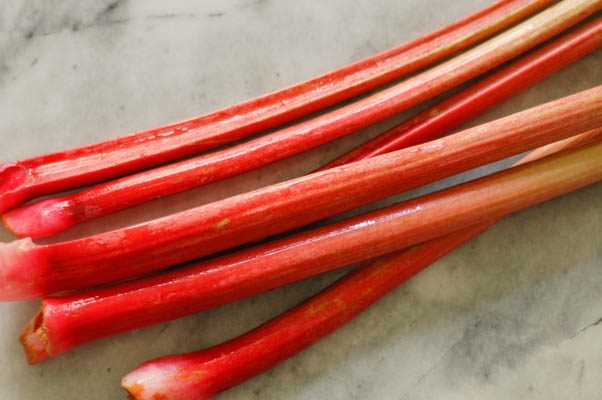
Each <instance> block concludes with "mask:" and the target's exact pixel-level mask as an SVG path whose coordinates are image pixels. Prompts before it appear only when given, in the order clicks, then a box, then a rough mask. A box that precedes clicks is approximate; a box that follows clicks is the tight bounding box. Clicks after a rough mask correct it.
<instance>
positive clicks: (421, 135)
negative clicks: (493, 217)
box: [25, 17, 602, 233]
mask: <svg viewBox="0 0 602 400" xmlns="http://www.w3.org/2000/svg"><path fill="white" fill-rule="evenodd" d="M600 46H602V17H599V18H596V19H595V20H593V21H592V22H590V23H588V24H586V25H584V26H582V27H580V28H578V29H576V30H575V31H572V32H569V33H567V34H566V35H563V36H561V37H560V38H558V39H556V40H554V41H553V42H551V43H549V44H547V45H545V46H543V47H541V48H539V49H537V50H535V51H533V52H531V53H530V54H527V55H525V56H524V57H521V58H519V59H518V60H516V61H514V62H513V63H512V64H510V65H508V66H506V67H504V68H502V69H500V70H499V71H497V72H495V73H493V74H491V75H489V76H488V77H485V78H484V79H482V80H480V81H479V82H477V83H475V84H474V85H472V86H470V87H468V88H467V89H464V90H462V91H460V92H458V93H457V94H455V95H453V96H451V97H449V98H447V99H445V100H444V101H442V102H441V103H439V104H437V105H435V106H433V107H431V108H429V109H427V110H425V111H423V112H421V113H419V114H417V115H416V116H415V117H413V118H411V119H409V120H407V121H406V122H404V123H402V124H400V125H398V126H396V127H394V128H392V129H390V130H388V131H387V132H385V133H383V134H382V135H379V136H377V137H376V138H374V139H372V140H370V141H368V142H366V143H364V144H363V145H362V146H359V147H357V148H355V149H353V150H352V151H350V152H348V153H346V154H343V155H342V156H340V157H338V158H336V159H335V160H333V161H331V162H329V163H328V164H326V165H324V166H323V167H322V168H320V169H318V171H322V170H326V169H329V168H333V167H338V166H339V165H343V164H349V163H351V162H354V161H358V160H364V159H366V158H371V157H375V156H378V155H381V154H386V153H390V152H391V151H395V150H399V149H403V148H406V147H410V146H414V145H417V144H420V143H424V142H427V141H429V140H432V139H435V138H438V137H441V136H442V135H443V134H444V133H445V132H448V131H450V130H451V129H453V128H455V127H458V126H460V125H461V124H463V123H464V122H466V121H468V120H469V119H471V118H473V117H476V116H477V115H479V114H481V113H483V112H484V111H486V110H487V109H489V108H491V107H493V106H495V105H496V104H498V103H500V102H502V101H504V100H506V99H508V98H509V97H511V96H512V95H514V94H516V93H518V92H520V91H521V90H523V89H526V88H527V87H529V86H530V85H532V84H534V83H536V82H537V81H539V80H541V79H543V78H545V77H547V76H549V75H551V74H552V73H554V72H556V71H558V70H560V69H561V68H563V67H565V66H566V65H568V64H570V63H572V62H574V61H576V60H578V59H580V58H581V57H583V56H585V55H586V54H588V53H590V52H592V51H594V50H596V49H599V48H600ZM31 214H32V215H34V216H36V218H38V219H39V218H40V216H39V215H36V214H37V213H36V212H35V211H33V210H32V211H31ZM25 233H27V231H25Z"/></svg>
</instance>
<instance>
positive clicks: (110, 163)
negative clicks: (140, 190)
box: [0, 0, 554, 212]
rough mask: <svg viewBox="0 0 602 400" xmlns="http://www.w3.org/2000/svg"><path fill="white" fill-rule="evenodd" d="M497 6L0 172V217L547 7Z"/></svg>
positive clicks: (285, 118)
mask: <svg viewBox="0 0 602 400" xmlns="http://www.w3.org/2000/svg"><path fill="white" fill-rule="evenodd" d="M553 2H554V1H553V0H501V1H497V2H495V3H494V4H492V5H491V6H489V7H487V8H485V9H483V10H481V11H479V12H477V13H475V14H472V15H470V16H468V17H466V18H464V19H462V20H460V21H458V22H455V23H453V24H451V25H449V26H447V27H445V28H443V29H440V30H437V31H435V32H433V33H430V34H428V35H425V36H423V37H421V38H419V39H416V40H413V41H411V42H409V43H406V44H403V45H401V46H398V47H395V48H392V49H390V50H387V51H385V52H382V53H380V54H377V55H374V56H372V57H369V58H366V59H364V60H361V61H358V62H356V63H353V64H350V65H347V66H345V67H343V68H341V69H338V70H336V71H333V72H330V73H327V74H325V75H322V76H319V77H317V78H313V79H311V80H309V81H306V82H303V83H300V84H297V85H294V86H291V87H289V88H286V89H283V90H280V91H277V92H274V93H270V94H267V95H265V96H261V97H258V98H256V99H253V100H249V101H246V102H243V103H239V104H236V105H234V106H231V107H227V108H224V109H221V110H218V111H215V112H212V113H209V114H206V115H204V116H201V117H198V118H195V119H192V120H188V121H184V122H180V123H176V124H173V125H168V126H164V127H160V128H157V129H151V130H149V131H144V132H139V133H135V134H132V135H129V136H125V137H121V138H118V139H113V140H108V141H105V142H101V143H97V144H92V145H89V146H84V147H80V148H76V149H71V150H66V151H61V152H57V153H53V154H49V155H44V156H40V157H35V158H31V159H27V160H22V161H17V162H14V163H7V164H2V165H0V212H4V211H6V210H8V209H11V208H13V207H15V206H17V205H19V204H22V203H23V202H25V201H27V200H29V199H32V198H35V197H38V196H42V195H46V194H51V193H56V192H60V191H63V190H66V189H71V188H75V187H80V186H84V185H89V184H93V183H97V182H100V181H105V180H107V179H110V178H114V177H117V176H123V175H125V174H127V173H131V172H135V171H140V170H143V169H146V168H149V167H152V166H155V165H159V164H163V163H166V162H169V161H173V160H176V159H179V158H182V157H186V156H190V155H193V154H195V153H198V152H200V151H203V150H206V149H210V148H213V147H217V146H220V145H223V144H227V143H231V142H233V141H235V140H238V139H241V138H244V137H247V136H250V135H253V134H256V133H259V132H261V131H264V130H266V129H269V128H273V127H276V126H279V125H282V124H284V123H286V122H289V121H292V120H294V119H296V118H299V117H302V116H305V115H308V114H310V113H312V112H315V111H317V110H320V109H323V108H326V107H329V106H332V105H334V104H337V103H339V102H341V101H344V100H347V99H349V98H351V97H353V96H356V95H358V94H361V93H364V92H366V91H368V90H370V89H374V88H376V87H378V86H380V85H383V84H385V83H387V82H390V81H393V80H395V79H398V78H400V77H402V76H404V75H406V74H409V73H411V72H415V71H417V70H419V69H422V68H425V67H427V66H429V65H431V64H434V63H436V62H438V61H440V60H443V59H444V58H446V57H448V56H450V55H451V54H454V53H456V52H458V51H461V50H463V49H465V48H467V47H469V46H472V45H473V44H475V43H478V42H480V41H482V40H484V39H486V38H488V37H490V36H492V35H494V34H496V33H497V32H500V31H502V30H503V29H505V28H507V27H508V26H510V25H512V24H514V23H516V22H518V21H520V20H521V19H523V18H525V17H528V16H530V15H532V14H534V13H536V12H537V11H539V10H541V9H542V8H544V7H546V6H548V5H550V4H551V3H553Z"/></svg>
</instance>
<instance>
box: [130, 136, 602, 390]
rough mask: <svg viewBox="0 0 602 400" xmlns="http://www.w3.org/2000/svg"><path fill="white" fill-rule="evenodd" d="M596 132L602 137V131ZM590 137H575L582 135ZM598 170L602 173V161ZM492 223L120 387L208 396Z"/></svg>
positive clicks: (403, 256) (305, 342) (398, 257)
mask: <svg viewBox="0 0 602 400" xmlns="http://www.w3.org/2000/svg"><path fill="white" fill-rule="evenodd" d="M593 135H594V136H596V135H597V136H598V140H600V139H599V138H600V130H598V132H597V133H593ZM587 136H588V135H584V136H582V137H576V138H575V139H577V141H581V140H582V139H587ZM590 137H591V135H590ZM574 145H575V140H572V139H569V140H568V141H566V142H564V143H559V144H558V145H556V144H555V145H553V146H550V148H548V149H545V150H544V149H541V150H538V151H536V152H534V153H533V156H534V157H539V156H541V155H542V154H545V153H547V152H548V151H550V150H551V151H557V150H558V148H559V147H572V146H574ZM597 146H598V147H599V146H600V144H598V145H597ZM598 157H599V156H598ZM596 168H597V169H598V179H600V178H601V177H602V176H601V175H600V169H601V166H600V165H598V166H597V167H596ZM573 172H575V171H573ZM590 172H591V171H590ZM542 177H543V176H542ZM519 179H520V178H519ZM540 182H541V181H540ZM495 190H502V187H500V186H496V189H495ZM496 214H497V213H496ZM498 215H501V214H498ZM493 223H494V222H484V223H481V224H479V225H476V226H473V227H470V228H466V229H464V230H461V231H458V232H455V233H453V234H451V235H448V236H445V237H442V238H439V239H434V240H431V241H428V242H425V243H423V244H420V245H417V246H415V247H411V248H409V249H408V250H404V251H401V252H397V253H392V254H390V255H388V256H384V257H382V258H380V259H378V260H376V261H374V262H372V263H370V264H368V265H365V266H362V267H360V268H358V269H356V270H355V271H353V272H351V273H350V274H348V275H347V276H345V277H344V278H342V279H340V280H339V281H338V282H336V283H334V284H333V285H332V286H330V287H329V288H327V289H326V290H324V291H322V292H321V293H320V294H318V295H316V296H315V297H313V298H311V299H309V300H307V301H305V302H304V303H302V304H301V305H299V306H297V307H295V308H293V309H291V310H289V311H287V312H286V313H284V314H282V315H280V316H278V317H276V318H275V319H273V320H271V321H269V322H267V323H266V324H263V325H261V326H260V327H258V328H256V329H254V330H252V331H250V332H248V333H246V334H244V335H242V336H240V337H237V338H235V339H232V340H229V341H227V342H225V343H222V344H220V345H217V346H214V347H211V348H208V349H205V350H201V351H198V352H194V353H189V354H182V355H176V356H168V357H162V358H158V359H155V360H152V361H149V362H146V363H144V364H143V365H141V366H140V367H138V368H137V369H135V370H134V371H133V372H131V373H129V374H128V375H127V376H126V377H125V378H124V379H123V381H122V385H123V387H124V388H125V389H126V390H127V391H128V393H129V394H130V397H131V399H133V400H152V399H156V398H164V399H169V400H193V399H194V400H202V399H208V398H210V397H212V396H213V395H214V394H216V393H219V392H221V391H223V390H225V389H228V388H230V387H232V386H234V385H237V384H239V383H241V382H243V381H245V380H247V379H250V378H252V377H254V376H256V375H258V374H260V373H262V372H264V371H266V370H268V369H270V368H272V367H274V366H276V365H277V364H278V363H280V362H282V361H284V360H286V359H287V358H289V357H291V356H293V355H295V354H296V353H298V352H300V351H302V350H304V349H305V348H307V347H308V346H310V345H311V344H313V343H314V342H316V341H317V340H319V339H321V338H322V337H324V336H326V335H328V334H329V333H331V332H333V331H335V330H336V329H338V328H339V327H341V326H342V325H344V324H345V323H347V322H348V321H350V320H351V319H353V318H354V317H355V316H357V315H358V314H360V313H361V312H362V311H364V310H365V309H366V308H368V307H369V306H370V305H371V304H373V303H374V302H376V301H377V300H379V299H380V298H381V297H383V296H384V295H385V294H387V293H388V292H390V291H391V290H393V289H395V288H396V287H397V286H399V285H401V284H402V283H404V282H406V281H407V280H408V279H410V278H411V277H412V276H414V275H415V274H417V273H418V272H420V271H421V270H423V269H424V268H426V267H428V266H429V265H430V264H432V263H433V262H435V261H437V260H438V259H439V258H441V257H443V256H444V255H446V254H448V253H449V252H451V251H452V250H454V249H455V248H457V247H459V246H460V245H462V244H463V243H465V242H466V241H468V240H470V239H471V238H473V237H474V236H476V235H478V234H480V233H481V232H483V231H485V230H486V229H487V228H488V227H489V226H490V225H492V224H493Z"/></svg>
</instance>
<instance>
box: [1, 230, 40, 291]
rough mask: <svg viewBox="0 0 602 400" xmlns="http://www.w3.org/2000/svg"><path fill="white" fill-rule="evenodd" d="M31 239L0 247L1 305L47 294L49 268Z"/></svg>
mask: <svg viewBox="0 0 602 400" xmlns="http://www.w3.org/2000/svg"><path fill="white" fill-rule="evenodd" d="M37 249H38V246H37V245H36V244H35V243H34V242H32V240H31V239H29V238H26V239H21V240H16V241H14V242H11V243H0V301H14V300H24V299H29V298H32V297H38V296H41V295H42V294H44V293H45V292H46V291H47V288H46V287H45V285H44V284H43V282H44V281H46V280H47V272H48V265H47V263H46V262H45V260H44V259H43V257H42V256H41V254H40V253H38V252H37V251H36V250H37Z"/></svg>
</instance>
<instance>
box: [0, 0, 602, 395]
mask: <svg viewBox="0 0 602 400" xmlns="http://www.w3.org/2000/svg"><path fill="white" fill-rule="evenodd" d="M487 3H489V1H487V0H454V1H453V2H452V1H447V0H429V1H421V0H403V1H399V0H355V1H353V2H352V1H344V0H329V1H316V0H314V1H311V0H296V1H295V0H287V1H284V0H281V1H275V0H221V1H217V0H205V1H193V0H186V1H185V0H177V1H169V2H167V1H162V0H130V1H126V0H87V1H76V0H64V1H59V0H53V1H48V0H5V1H3V2H1V3H0V140H1V143H2V147H0V161H8V160H13V159H18V158H22V157H26V156H32V155H37V154H39V153H42V152H48V151H50V150H56V149H60V148H65V147H72V146H75V145H81V144H85V143H89V142H94V141H97V140H100V139H104V138H107V137H109V136H116V135H119V134H123V133H128V132H131V131H134V130H139V129H142V128H148V127H152V126H154V125H158V124H164V123H167V122H173V121H176V120H179V119H183V118H188V117H192V116H194V115H197V114H200V113H202V112H205V111H210V110H212V109H215V108H216V107H220V106H224V105H228V104H231V103H233V102H235V101H239V100H243V99H246V98H249V97H251V96H255V95H258V94H262V93H265V92H267V91H270V90H273V89H277V88H280V87H283V86H284V85H287V84H291V83H294V82H298V81H300V80H302V79H305V78H308V77H311V76H313V75H315V74H318V73H321V72H325V71H328V70H330V69H332V68H334V67H336V66H339V65H343V64H345V63H348V62H349V61H352V60H356V59H358V58H360V57H364V56H367V55H369V54H372V53H374V52H376V51H378V50H383V49H386V48H388V47H390V46H392V45H395V44H397V43H400V42H402V41H405V40H407V39H410V38H413V37H416V36H418V35H420V34H422V33H425V32H428V31H430V30H432V29H434V28H436V27H439V26H441V25H443V24H445V23H448V22H450V21H452V20H455V19H456V18H458V17H460V16H462V15H465V14H466V13H468V12H470V11H473V10H476V9H478V8H480V7H482V6H484V5H486V4H487ZM601 63H602V53H601V52H600V51H598V52H597V53H595V54H593V55H590V56H588V57H586V58H585V59H583V60H581V61H580V62H578V63H576V64H574V65H572V66H571V67H569V68H567V69H565V70H563V71H562V72H561V73H558V74H556V75H555V76H554V77H552V78H550V79H547V80H545V81H544V82H542V83H540V84H538V85H536V86H535V87H533V88H532V89H530V90H527V91H526V92H524V93H522V94H520V95H519V96H516V97H515V98H514V99H512V100H511V101H508V102H506V103H504V104H503V105H501V106H499V107H497V108H496V109H495V110H492V111H490V112H488V113H486V114H485V115H484V116H482V117H480V118H479V119H478V121H476V122H482V121H487V120H490V119H493V118H496V117H499V116H503V115H507V114H509V113H511V112H515V111H518V110H521V109H524V108H526V107H530V106H533V105H536V104H539V103H542V102H544V101H549V100H552V99H555V98H558V97H560V96H562V95H567V94H570V93H574V92H576V91H578V90H582V89H585V88H588V87H592V86H594V85H599V84H602V68H600V66H601ZM399 119H400V118H397V119H396V120H399ZM476 122H473V124H474V123H476ZM392 123H394V121H387V122H385V123H383V124H380V125H379V126H377V127H374V128H371V129H367V130H364V131H362V132H359V133H357V134H355V135H353V136H351V137H349V138H345V139H343V140H339V141H337V142H334V143H331V144H329V145H326V146H323V147H322V148H320V149H317V150H315V151H311V152H308V153H305V154H302V155H300V156H297V157H294V158H292V159H290V160H287V161H285V162H280V163H277V164H275V165H272V166H269V167H266V168H263V169H262V170H260V171H256V172H253V173H249V174H246V175H244V176H241V177H238V178H234V179H230V180H229V181H227V182H223V183H220V184H215V185H211V186H210V187H206V188H203V189H199V190H195V191H192V192H188V193H184V194H181V195H177V196H173V197H171V198H169V199H165V200H164V201H160V202H155V203H152V204H147V205H144V206H141V207H138V208H136V209H133V210H129V211H127V212H123V213H120V214H118V215H115V216H112V217H109V218H106V219H104V220H100V221H95V222H93V223H90V224H87V225H85V226H82V227H78V228H76V229H73V230H72V231H70V232H67V233H65V234H63V235H62V236H61V238H62V239H65V238H69V237H77V236H79V235H82V234H85V233H90V232H95V231H99V230H103V229H109V228H112V227H118V226H123V225H124V224H127V223H131V222H133V221H141V220H144V219H148V218H151V217H155V216H159V215H164V214H167V213H171V212H174V211H176V210H180V209H184V208H187V207H190V206H192V205H195V204H201V203H205V202H207V201H210V200H213V199H217V198H221V197H225V196H227V195H229V194H232V193H237V192H241V191H244V190H248V189H250V188H255V187H259V186H263V185H266V184H268V183H271V182H276V181H279V180H282V179H285V178H288V177H292V176H295V175H298V174H301V173H303V172H305V171H309V170H310V169H311V168H312V167H314V166H317V165H318V164H320V163H321V162H323V161H325V160H327V159H330V158H332V157H333V156H334V155H335V154H337V153H340V152H342V151H343V150H345V149H347V148H350V147H351V146H353V145H354V144H356V143H359V142H360V141H361V140H362V139H365V138H367V137H368V136H370V135H374V134H375V133H377V132H379V131H381V130H382V129H383V128H384V127H386V126H390V125H391V124H392ZM487 169H491V167H489V168H487ZM478 173H482V171H478V172H472V173H470V174H465V175H464V176H462V177H460V178H456V179H454V180H453V181H457V180H458V179H465V178H466V177H470V176H475V175H476V174H478ZM447 183H449V181H448V182H447ZM435 186H436V187H439V186H441V184H438V185H435ZM431 189H432V187H431ZM0 238H1V239H3V240H9V239H10V236H9V235H8V234H7V233H6V232H4V231H1V232H0ZM340 274H341V272H337V273H333V274H330V275H326V276H322V277H318V278H315V279H311V280H309V281H306V282H302V283H299V284H296V285H292V286H290V287H287V288H283V289H280V290H276V291H273V292H271V293H267V294H265V295H262V296H258V297H256V298H253V299H250V300H248V301H244V302H241V303H237V304H232V305H229V306H226V307H222V308H220V309H217V310H213V311H210V312H205V313H202V314H200V315H196V316H192V317H189V318H185V319H182V320H179V321H175V322H171V323H168V324H163V325H160V326H155V327H151V328H148V329H144V330H140V331H137V332H131V333H128V334H124V335H122V336H119V337H116V338H112V339H107V340H102V341H100V342H97V343H93V344H90V345H86V346H83V347H81V348H79V349H76V350H73V351H71V352H69V353H68V354H65V355H64V356H62V357H59V358H57V359H53V360H49V361H47V362H45V363H43V364H42V365H39V366H35V367H30V366H28V365H26V363H25V361H24V359H23V355H22V352H21V348H20V346H19V344H18V342H17V335H18V333H19V331H20V329H21V327H22V326H23V325H24V323H25V322H26V321H27V320H28V319H29V318H30V316H31V315H32V313H33V311H34V309H35V307H36V306H37V303H36V302H27V303H15V304H1V305H0V360H1V362H0V399H2V400H4V399H10V400H13V399H14V400H34V399H44V400H59V399H60V400H70V399H82V398H84V399H87V400H104V399H120V398H123V395H122V393H121V392H120V389H119V381H120V379H121V377H122V375H123V374H125V373H126V372H128V371H129V370H131V369H132V368H133V367H135V366H136V365H138V364H139V363H141V362H142V361H145V360H147V359H149V358H152V357H155V356H159V355H164V354H168V353H174V352H185V351H191V350H194V349H198V348H201V347H205V346H208V345H211V344H214V343H218V342H220V341H222V340H225V339H227V338H230V337H232V336H234V335H237V334H239V333H242V332H244V331H246V330H248V329H249V328H252V327H254V326H256V325H258V324H259V323H261V322H263V321H265V320H266V319H268V318H269V317H272V316H274V315H276V314H278V313H279V312H281V311H283V310H285V309H286V308H288V307H290V306H292V305H294V304H296V303H297V302H298V301H300V300H301V299H303V298H305V297H307V296H309V295H310V294H312V293H315V292H316V291H317V290H318V289H319V288H321V287H323V286H325V285H326V284H327V283H328V282H330V281H332V280H333V279H334V278H335V277H336V276H339V275H340ZM601 290H602V185H601V184H598V185H594V186H591V187H589V188H586V189H583V190H580V191H578V192H576V193H574V194H571V195H567V196H564V197H562V198H560V199H557V200H554V201H551V202H548V203H546V204H543V205H541V206H538V207H534V208H532V209H530V210H527V211H525V212H522V213H519V214H516V215H514V216H511V217H510V218H507V219H506V220H504V221H503V222H501V223H500V224H498V225H497V226H495V227H494V228H493V229H491V230H490V231H489V232H487V233H486V234H484V235H482V236H481V237H479V238H478V239H476V240H473V241H472V242H470V243H469V244H468V245H466V246H464V247H463V248H461V249H459V250H458V251H456V252H454V253H453V254H452V255H450V256H448V257H446V258H445V259H443V260H442V261H440V262H438V263H437V264H436V265H434V266H433V267H432V268H430V269H429V270H427V271H425V272H424V273H422V274H420V275H419V276H418V277H416V278H415V279H413V280H412V281H411V282H410V283H408V284H406V285H405V286H403V287H402V288H400V289H398V290H396V291H395V292H394V293H392V294H390V295H389V296H387V297H386V298H385V299H384V300H383V301H381V302H380V303H379V304H377V305H376V306H375V307H372V308H371V309H370V310H368V311H367V312H366V313H365V314H364V315H362V316H360V317H359V318H357V319H356V320H355V321H353V322H352V323H350V324H349V325H348V326H346V327H344V328H343V329H341V330H340V331H339V332H337V333H335V334H333V335H332V336H330V337H328V338H326V339H325V340H322V341H321V342H319V343H318V344H316V345H315V346H313V347H312V348H310V349H309V350H307V351H305V352H304V353H302V354H300V355H299V356H297V357H294V358H293V359H291V360H289V361H287V362H285V363H283V364H282V365H280V366H278V367H277V368H275V369H273V370H272V371H270V372H268V373H266V374H263V375H262V376H259V377H257V378H255V379H253V380H251V381H249V382H247V383H245V384H243V385H241V386H239V387H237V388H234V389H232V390H229V391H228V392H226V393H224V394H222V395H221V396H219V398H220V399H224V400H226V399H228V400H235V399H249V398H257V399H329V400H335V399H385V400H389V399H390V400H393V399H435V398H445V399H466V398H488V399H508V398H529V399H568V398H570V399H599V398H600V395H601V393H602V383H600V382H601V381H600V376H601V374H602V324H599V322H600V321H601V318H602V296H600V293H601Z"/></svg>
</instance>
